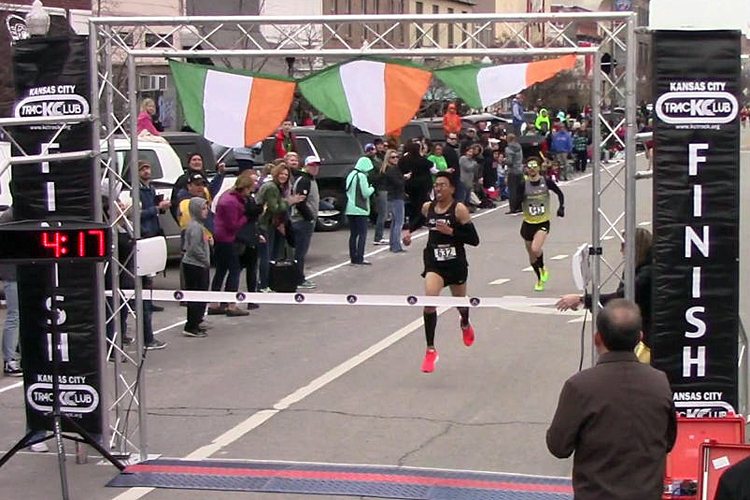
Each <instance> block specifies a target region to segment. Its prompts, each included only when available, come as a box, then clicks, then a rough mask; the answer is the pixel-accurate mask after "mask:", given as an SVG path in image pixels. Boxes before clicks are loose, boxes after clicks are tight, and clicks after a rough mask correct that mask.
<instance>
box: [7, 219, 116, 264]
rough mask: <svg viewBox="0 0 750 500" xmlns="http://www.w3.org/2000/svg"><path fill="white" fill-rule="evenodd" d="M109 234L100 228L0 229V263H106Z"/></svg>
mask: <svg viewBox="0 0 750 500" xmlns="http://www.w3.org/2000/svg"><path fill="white" fill-rule="evenodd" d="M10 226H15V225H10ZM92 226H93V224H92ZM109 233H110V231H109V229H108V228H106V227H101V226H100V227H91V228H88V227H76V228H75V229H71V228H54V229H52V228H38V227H37V228H33V229H21V228H20V227H17V226H16V227H12V228H10V227H7V226H6V227H0V261H12V262H17V263H23V262H42V261H74V260H106V259H107V258H108V256H109Z"/></svg>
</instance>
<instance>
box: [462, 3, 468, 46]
mask: <svg viewBox="0 0 750 500" xmlns="http://www.w3.org/2000/svg"><path fill="white" fill-rule="evenodd" d="M461 14H466V11H465V10H462V11H461ZM461 29H462V30H463V32H462V33H461V42H465V41H466V32H467V31H468V30H469V26H468V25H467V24H466V23H461Z"/></svg>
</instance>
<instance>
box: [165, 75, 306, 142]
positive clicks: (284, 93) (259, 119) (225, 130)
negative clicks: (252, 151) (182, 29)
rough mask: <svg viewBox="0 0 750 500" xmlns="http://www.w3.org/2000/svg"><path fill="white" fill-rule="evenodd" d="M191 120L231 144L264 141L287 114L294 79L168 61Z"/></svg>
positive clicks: (208, 136) (208, 135) (209, 136)
mask: <svg viewBox="0 0 750 500" xmlns="http://www.w3.org/2000/svg"><path fill="white" fill-rule="evenodd" d="M169 66H170V69H171V70H172V76H173V77H174V81H175V84H176V86H177V92H178V94H179V97H180V102H181V103H182V108H183V110H184V112H185V119H186V120H187V122H188V124H189V125H190V126H191V127H192V128H193V130H195V131H196V132H198V133H199V134H202V135H203V136H204V137H206V139H208V140H210V141H214V142H217V143H219V144H221V145H224V146H228V147H242V146H248V145H250V144H254V143H256V142H258V141H262V140H263V139H265V138H266V137H268V136H269V135H271V134H272V133H273V132H274V130H276V128H277V127H278V126H279V125H280V124H281V122H282V121H284V119H285V118H286V116H287V113H289V108H290V107H291V105H292V99H293V98H294V89H295V83H294V81H291V80H289V79H285V78H279V77H269V76H266V75H263V76H261V75H258V74H254V73H245V72H240V71H234V70H232V71H226V70H219V69H215V68H214V67H213V66H202V65H199V64H188V63H182V62H177V61H169Z"/></svg>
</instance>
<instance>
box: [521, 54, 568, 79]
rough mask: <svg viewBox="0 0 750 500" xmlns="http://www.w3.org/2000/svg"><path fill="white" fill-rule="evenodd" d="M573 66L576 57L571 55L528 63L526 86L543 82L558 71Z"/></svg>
mask: <svg viewBox="0 0 750 500" xmlns="http://www.w3.org/2000/svg"><path fill="white" fill-rule="evenodd" d="M575 65H576V56H574V55H573V54H571V55H569V56H563V57H558V58H557V59H548V60H546V61H536V62H532V63H529V65H528V67H527V68H526V86H527V87H529V86H531V85H534V84H535V83H539V82H543V81H544V80H547V79H549V78H552V77H553V76H555V75H556V74H557V73H559V72H560V71H563V70H566V69H572V68H574V67H575Z"/></svg>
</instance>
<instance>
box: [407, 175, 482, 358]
mask: <svg viewBox="0 0 750 500" xmlns="http://www.w3.org/2000/svg"><path fill="white" fill-rule="evenodd" d="M434 188H435V201H428V202H427V203H425V204H424V205H422V210H421V211H420V217H419V219H418V220H415V221H410V223H409V228H408V229H405V230H404V234H403V238H402V239H403V242H404V245H407V246H408V245H410V244H411V233H412V231H415V230H416V229H417V228H419V227H420V226H422V225H426V226H427V227H429V228H430V233H429V235H428V237H427V246H426V247H425V249H424V272H423V273H422V276H423V277H424V289H425V295H431V296H437V295H440V292H441V291H442V290H443V288H445V287H446V286H447V287H450V290H451V294H452V295H453V296H454V297H465V296H466V278H467V276H468V274H469V263H468V262H467V261H466V251H465V250H464V245H465V244H466V245H472V246H477V245H479V235H478V234H477V231H476V229H475V228H474V224H472V222H471V216H470V215H469V210H468V209H467V208H466V205H464V204H463V203H460V202H458V201H456V200H455V199H453V194H454V193H455V191H456V186H455V184H454V180H453V177H451V175H450V174H448V173H446V172H440V173H438V174H437V176H436V178H435V184H434ZM458 312H459V314H460V315H461V323H460V325H461V332H462V334H463V340H464V345H466V346H467V347H468V346H470V345H471V344H473V343H474V328H473V327H472V326H471V324H470V323H469V308H468V307H459V308H458ZM436 326H437V310H436V308H435V307H425V308H424V329H425V337H426V338H427V353H426V354H425V357H424V361H423V362H422V371H423V372H425V373H430V372H432V371H433V370H434V369H435V363H437V360H438V353H437V350H435V327H436Z"/></svg>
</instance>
